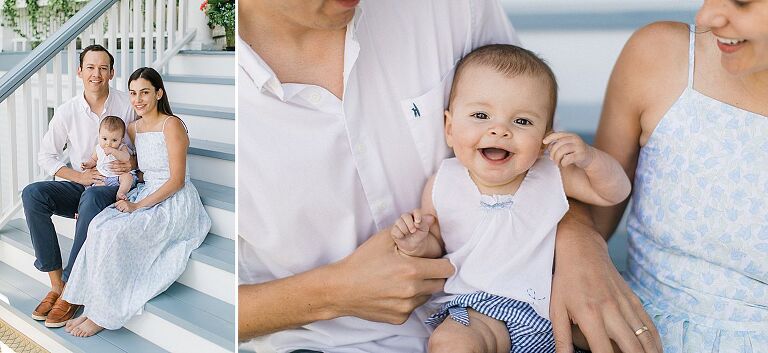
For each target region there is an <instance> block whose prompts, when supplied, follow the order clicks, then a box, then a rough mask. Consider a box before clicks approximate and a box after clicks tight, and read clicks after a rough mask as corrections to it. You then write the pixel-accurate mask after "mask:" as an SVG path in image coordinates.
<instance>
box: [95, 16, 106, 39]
mask: <svg viewBox="0 0 768 353" xmlns="http://www.w3.org/2000/svg"><path fill="white" fill-rule="evenodd" d="M93 34H94V36H95V37H96V44H98V45H104V16H101V17H99V19H98V20H96V23H95V24H94V26H93Z"/></svg>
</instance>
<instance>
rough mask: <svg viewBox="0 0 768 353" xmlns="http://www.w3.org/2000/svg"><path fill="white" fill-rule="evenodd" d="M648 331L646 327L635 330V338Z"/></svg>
mask: <svg viewBox="0 0 768 353" xmlns="http://www.w3.org/2000/svg"><path fill="white" fill-rule="evenodd" d="M645 331H648V326H643V327H641V328H639V329H637V330H635V336H640V335H642V334H643V332H645Z"/></svg>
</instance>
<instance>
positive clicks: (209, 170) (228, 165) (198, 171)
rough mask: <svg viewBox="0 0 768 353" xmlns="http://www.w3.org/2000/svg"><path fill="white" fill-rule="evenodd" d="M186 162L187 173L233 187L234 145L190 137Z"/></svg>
mask: <svg viewBox="0 0 768 353" xmlns="http://www.w3.org/2000/svg"><path fill="white" fill-rule="evenodd" d="M188 154H189V155H188V157H187V162H188V165H189V173H190V175H192V177H193V178H195V179H197V180H203V181H207V182H211V183H215V184H221V185H224V186H228V187H232V188H234V187H235V145H234V144H229V143H221V142H213V141H204V140H197V139H190V141H189V152H188Z"/></svg>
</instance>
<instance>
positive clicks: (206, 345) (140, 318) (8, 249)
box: [0, 240, 234, 352]
mask: <svg viewBox="0 0 768 353" xmlns="http://www.w3.org/2000/svg"><path fill="white" fill-rule="evenodd" d="M0 258H2V259H3V262H4V263H6V264H8V265H9V266H11V267H13V268H15V269H16V270H18V271H20V272H22V273H24V274H25V275H27V276H29V277H32V278H34V279H35V280H37V281H38V282H40V283H42V284H44V285H50V282H49V280H48V275H47V274H46V273H44V272H40V271H38V270H37V269H36V268H35V267H34V265H33V262H34V260H35V258H34V257H33V256H31V255H29V254H27V253H26V252H24V251H22V250H20V249H18V248H16V247H14V246H12V245H10V244H8V243H6V242H5V241H4V240H0ZM229 283H234V281H233V280H232V281H230V282H229ZM126 328H128V329H129V330H131V331H133V332H135V333H136V334H138V335H140V336H142V337H144V338H145V339H147V340H149V341H151V342H152V343H154V344H156V345H158V346H160V347H163V348H164V349H167V350H170V351H174V352H182V351H184V352H189V351H200V352H225V350H223V349H222V348H221V347H219V346H218V345H216V344H215V343H213V342H210V341H208V340H205V339H203V338H201V337H199V336H197V335H195V334H194V333H192V332H189V331H187V330H185V329H184V328H181V327H179V326H176V325H174V324H173V323H171V322H169V321H167V320H165V319H163V318H161V317H159V316H157V315H155V314H154V313H152V312H149V311H146V310H145V311H144V313H143V314H142V315H137V316H135V317H134V318H133V319H131V321H129V322H128V323H127V324H126ZM158 328H160V329H161V330H162V331H158ZM159 332H162V334H158V333H159ZM195 347H196V348H195Z"/></svg>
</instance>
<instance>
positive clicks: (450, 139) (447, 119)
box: [444, 110, 453, 147]
mask: <svg viewBox="0 0 768 353" xmlns="http://www.w3.org/2000/svg"><path fill="white" fill-rule="evenodd" d="M444 115H445V143H446V144H448V147H453V134H452V132H451V129H452V128H453V124H452V122H451V112H450V111H448V110H446V111H445V113H444Z"/></svg>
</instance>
